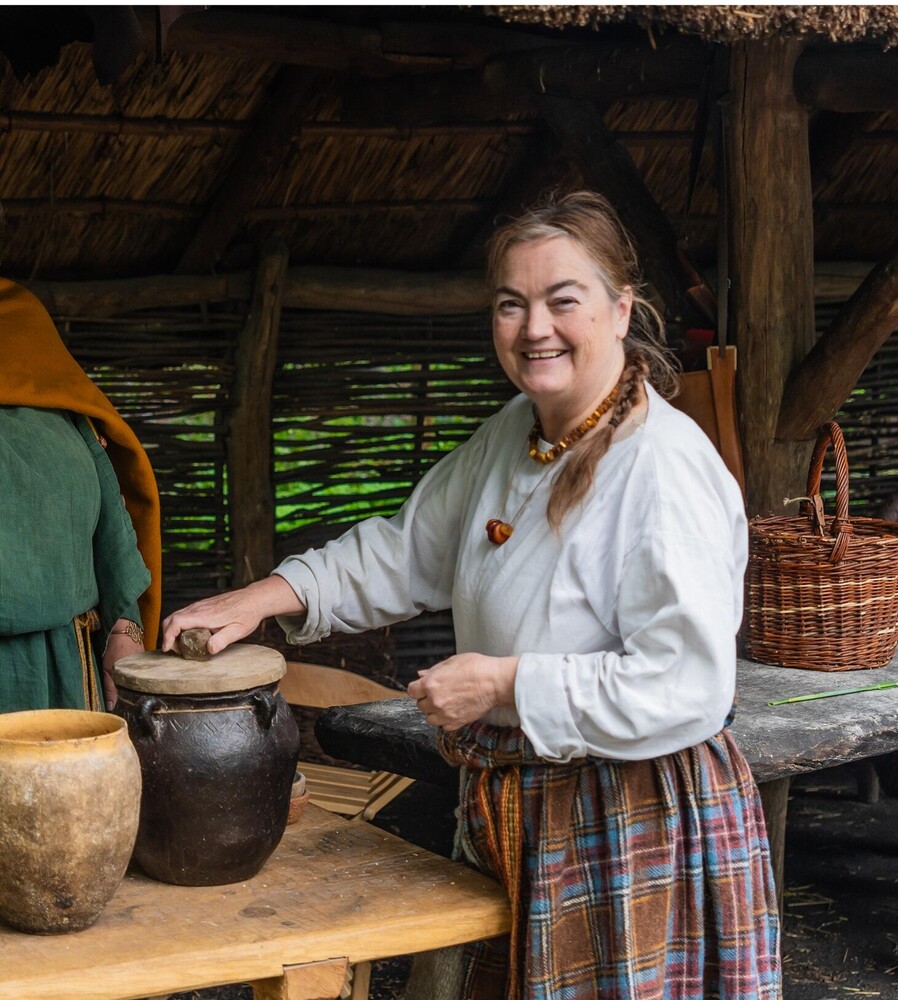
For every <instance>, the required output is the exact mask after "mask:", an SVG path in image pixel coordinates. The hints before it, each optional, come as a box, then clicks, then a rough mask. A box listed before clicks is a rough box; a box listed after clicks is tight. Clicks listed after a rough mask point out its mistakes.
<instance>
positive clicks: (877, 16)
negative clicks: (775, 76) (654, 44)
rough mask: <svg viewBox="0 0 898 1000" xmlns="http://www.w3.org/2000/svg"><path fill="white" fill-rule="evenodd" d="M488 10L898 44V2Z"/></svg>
mask: <svg viewBox="0 0 898 1000" xmlns="http://www.w3.org/2000/svg"><path fill="white" fill-rule="evenodd" d="M486 10H487V11H488V12H489V13H491V14H495V15H498V16H499V17H501V18H503V19H504V20H506V21H509V22H513V23H517V24H540V25H543V26H545V27H550V28H568V27H580V28H599V27H600V26H601V25H603V24H613V23H618V22H632V23H636V24H640V25H645V26H652V25H654V26H658V27H662V28H673V29H675V30H677V31H681V32H683V33H685V34H692V35H699V36H700V37H701V38H703V39H705V40H706V41H709V42H724V43H731V42H737V41H740V40H742V39H748V38H765V37H770V36H782V37H807V36H817V37H821V38H825V39H827V40H829V41H831V42H876V43H878V44H880V45H882V46H883V48H891V47H892V46H894V45H898V6H894V5H892V4H883V5H877V6H869V5H858V6H848V5H845V4H837V5H834V4H819V5H809V6H806V7H805V6H802V7H798V6H787V7H774V6H770V5H766V4H756V5H755V4H752V5H746V6H744V7H736V6H732V7H729V6H728V7H724V6H719V5H717V6H695V7H687V6H684V5H676V6H673V5H659V6H656V7H644V6H629V5H617V4H615V5H611V4H599V5H595V6H583V5H578V4H571V5H568V6H554V5H553V6H548V5H542V4H539V5H534V6H526V7H525V6H522V5H514V6H497V7H487V8H486Z"/></svg>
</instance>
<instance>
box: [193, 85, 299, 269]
mask: <svg viewBox="0 0 898 1000" xmlns="http://www.w3.org/2000/svg"><path fill="white" fill-rule="evenodd" d="M307 102H308V76H307V74H306V73H305V72H304V71H303V70H301V69H297V68H296V67H294V66H288V67H286V68H284V69H282V70H281V71H280V73H279V74H278V76H277V77H276V79H275V82H274V84H273V85H272V90H271V95H270V97H269V98H268V100H267V102H266V104H265V106H264V107H263V108H262V111H261V113H260V115H259V116H258V118H257V120H256V124H255V127H254V128H253V130H252V132H251V133H250V134H249V135H248V136H247V137H246V139H245V140H244V142H243V145H242V147H241V150H240V152H239V154H238V155H237V159H236V160H235V161H234V163H233V165H232V166H231V169H230V171H229V172H228V173H227V174H226V176H225V178H224V180H223V181H222V183H221V184H220V185H219V187H218V189H217V190H216V192H215V194H214V195H213V197H212V200H211V202H210V203H209V205H208V207H207V209H206V213H205V215H204V216H203V219H202V221H201V222H200V224H199V226H198V227H197V230H196V232H195V233H194V235H193V238H192V239H191V240H190V242H189V243H188V245H187V247H186V248H185V250H184V251H183V253H182V254H181V258H180V260H179V261H178V264H177V266H176V268H175V271H177V272H178V273H179V274H202V273H203V272H205V271H208V270H210V269H211V268H212V267H213V266H214V265H215V263H216V262H217V261H218V258H219V257H220V256H221V254H222V253H223V252H224V250H225V249H226V248H227V245H228V244H229V243H230V241H231V239H232V237H233V236H234V234H235V233H236V232H237V230H238V229H239V228H240V225H241V223H242V222H243V220H244V218H245V216H246V213H247V212H248V211H249V210H250V208H252V206H253V202H254V201H255V199H256V196H257V193H258V189H259V187H260V186H261V185H262V184H264V183H265V182H266V181H267V180H268V178H270V177H271V175H272V174H273V173H274V172H275V170H276V169H277V168H278V167H279V166H280V165H281V162H282V160H283V159H284V156H285V154H286V152H287V150H288V148H289V146H290V128H289V123H290V122H292V121H294V120H295V119H296V118H298V117H299V116H300V114H301V112H302V109H303V108H304V107H305V105H306V104H307Z"/></svg>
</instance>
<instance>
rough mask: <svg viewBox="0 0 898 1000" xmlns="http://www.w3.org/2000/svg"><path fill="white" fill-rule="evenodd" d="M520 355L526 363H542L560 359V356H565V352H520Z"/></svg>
mask: <svg viewBox="0 0 898 1000" xmlns="http://www.w3.org/2000/svg"><path fill="white" fill-rule="evenodd" d="M521 353H522V354H523V355H524V357H525V358H526V359H527V360H528V361H543V360H547V359H549V358H560V357H561V355H562V354H567V351H522V352H521Z"/></svg>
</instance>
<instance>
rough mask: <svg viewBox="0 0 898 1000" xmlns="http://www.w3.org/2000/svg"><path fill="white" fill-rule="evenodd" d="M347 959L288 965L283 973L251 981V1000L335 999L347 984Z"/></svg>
mask: <svg viewBox="0 0 898 1000" xmlns="http://www.w3.org/2000/svg"><path fill="white" fill-rule="evenodd" d="M348 974H349V962H347V961H346V959H345V958H338V959H333V960H331V961H329V962H309V963H307V964H305V965H290V966H288V967H287V968H286V969H284V972H283V975H281V976H276V977H274V978H272V979H256V980H255V981H254V982H252V983H250V986H252V988H253V1000H335V998H337V997H339V996H340V993H341V991H342V989H343V987H344V985H345V984H346V981H347V978H348Z"/></svg>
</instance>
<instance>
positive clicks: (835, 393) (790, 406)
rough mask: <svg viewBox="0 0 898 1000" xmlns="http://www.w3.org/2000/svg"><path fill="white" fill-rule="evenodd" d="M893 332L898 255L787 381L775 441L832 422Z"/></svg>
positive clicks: (806, 434) (877, 271) (897, 322)
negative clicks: (864, 371)
mask: <svg viewBox="0 0 898 1000" xmlns="http://www.w3.org/2000/svg"><path fill="white" fill-rule="evenodd" d="M895 330H898V252H895V253H893V254H892V255H891V256H890V257H888V258H887V259H886V260H884V261H882V262H881V263H880V264H878V265H877V266H876V267H875V268H874V269H873V270H872V271H871V272H870V274H869V275H868V276H867V277H866V279H865V280H864V281H863V283H862V284H861V286H860V287H859V288H858V290H857V291H856V292H855V293H854V295H853V296H852V297H851V299H850V300H849V301H848V302H847V303H846V304H845V306H844V308H843V309H842V310H841V311H840V312H839V314H838V315H837V316H836V318H835V319H834V320H833V321H832V323H831V324H830V327H829V329H828V330H827V331H826V332H825V333H824V334H823V336H822V337H820V339H819V340H818V341H817V343H816V344H815V345H814V347H813V348H812V349H811V351H810V352H809V353H808V355H807V357H806V358H805V359H804V360H803V361H802V363H801V365H800V366H799V367H798V369H797V370H796V371H795V372H794V374H793V375H792V377H791V378H790V379H789V381H788V383H787V385H786V389H785V392H784V393H783V401H782V407H781V408H780V411H779V422H778V424H777V429H776V433H777V437H779V438H781V439H783V440H786V441H800V440H803V439H807V438H812V437H813V436H814V435H815V434H816V432H817V428H818V427H819V426H820V424H822V423H824V422H825V421H827V420H831V419H832V418H833V416H834V414H835V413H836V412H837V411H838V410H839V408H840V407H841V406H842V404H843V403H844V402H845V400H846V399H847V398H848V396H849V395H850V393H851V390H852V389H853V388H854V387H855V385H856V384H857V381H858V379H859V378H860V376H861V373H862V372H863V370H864V369H865V368H866V367H867V365H868V364H869V362H870V360H871V359H872V357H873V355H874V354H875V353H876V352H877V351H878V350H879V348H880V347H881V346H882V345H883V344H884V343H885V341H886V340H887V339H888V338H889V337H890V336H891V335H892V333H894V332H895Z"/></svg>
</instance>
